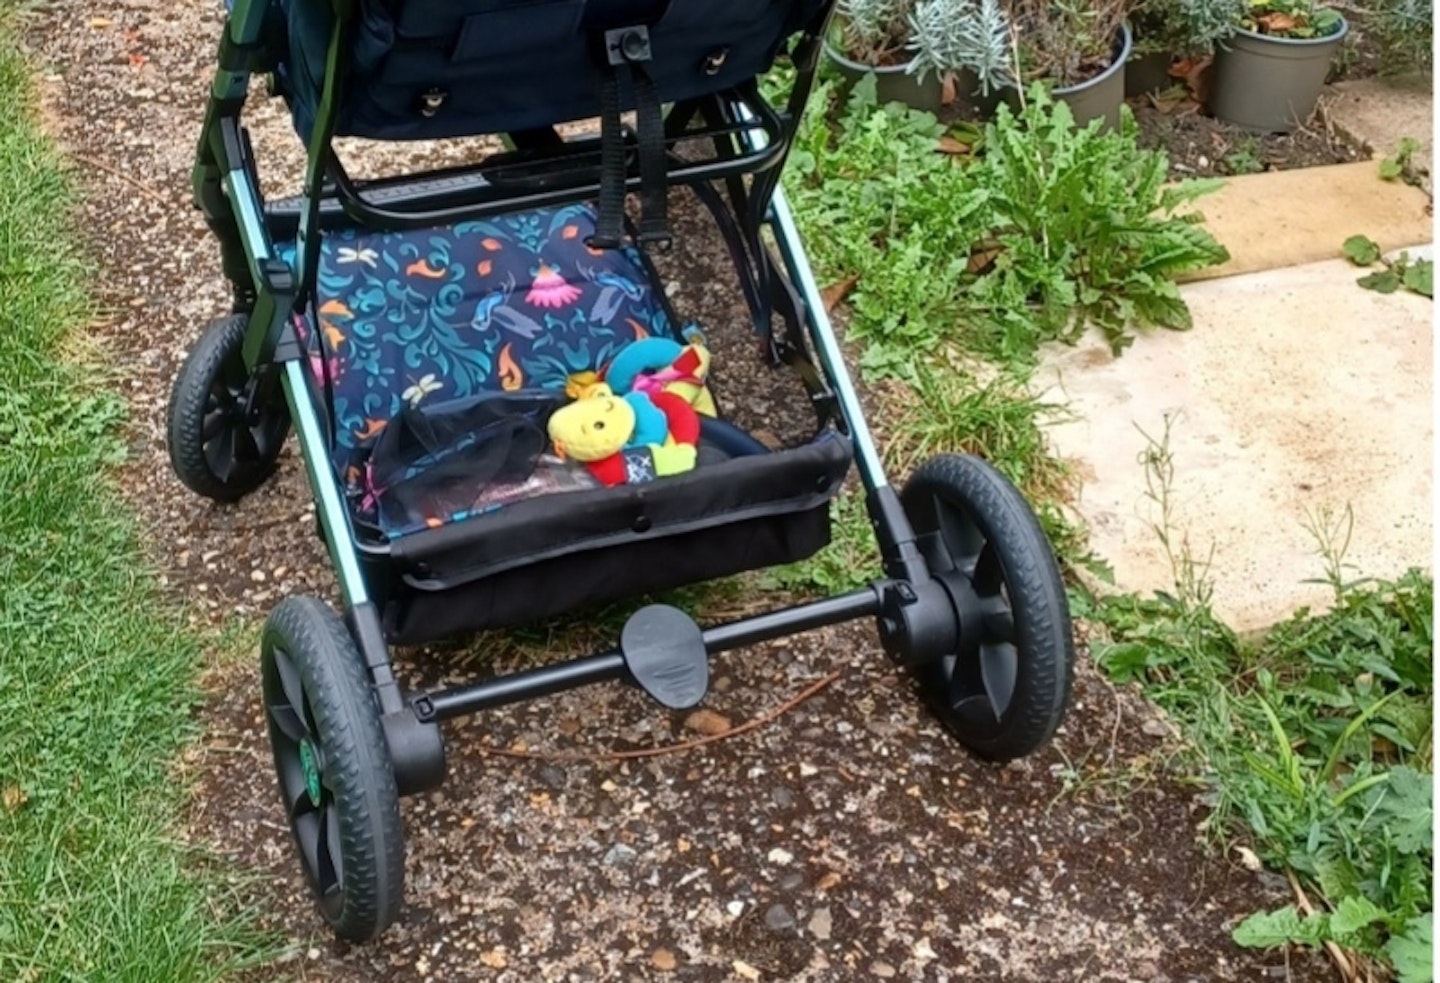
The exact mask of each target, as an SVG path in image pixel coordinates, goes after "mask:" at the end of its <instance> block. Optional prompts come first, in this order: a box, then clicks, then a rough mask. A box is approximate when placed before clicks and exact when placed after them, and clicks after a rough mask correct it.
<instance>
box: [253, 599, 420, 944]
mask: <svg viewBox="0 0 1440 983" xmlns="http://www.w3.org/2000/svg"><path fill="white" fill-rule="evenodd" d="M260 660H261V667H260V668H261V686H262V691H263V694H264V700H265V722H266V728H267V729H268V731H269V734H270V747H271V750H272V752H273V753H274V756H275V774H276V777H277V778H278V780H279V784H280V796H281V801H282V803H283V805H284V807H285V812H286V819H287V820H288V822H289V826H290V832H291V834H292V835H293V837H294V840H295V845H296V848H297V850H298V852H299V855H300V862H301V865H302V866H303V867H304V868H305V876H306V880H308V881H309V883H310V888H311V890H312V891H313V892H314V894H315V898H316V901H317V903H318V905H319V908H320V912H321V914H322V915H323V916H324V918H325V920H326V922H328V923H329V925H330V927H331V929H332V930H334V932H335V934H336V935H338V936H339V937H340V938H342V939H346V940H349V941H352V942H362V941H365V940H366V939H371V938H374V937H375V936H376V935H378V934H379V933H380V932H382V931H384V929H385V928H386V927H387V926H388V925H390V924H391V923H392V922H393V921H394V920H395V918H396V917H397V916H398V915H399V912H400V903H401V900H402V898H403V895H404V878H405V840H404V832H403V830H402V829H401V825H400V802H399V796H398V793H397V791H396V787H395V776H394V773H393V771H392V770H391V766H390V757H389V752H388V750H387V749H386V744H385V736H384V732H383V730H382V727H381V723H380V714H379V711H378V710H377V709H376V705H375V702H374V700H373V699H372V698H371V694H370V683H369V680H368V679H367V678H366V674H365V669H364V665H363V663H362V662H361V660H360V654H359V652H358V651H357V649H356V647H355V643H354V642H353V641H352V640H351V638H350V633H349V631H347V630H346V628H345V624H344V622H342V621H341V620H340V618H339V617H338V616H337V615H336V614H335V613H334V611H332V610H331V609H330V608H329V607H327V606H326V605H325V604H324V603H323V602H321V601H319V600H317V599H315V598H313V597H292V598H288V599H286V600H285V601H283V602H281V604H280V605H279V606H278V607H276V608H275V610H274V611H273V612H271V614H270V617H269V619H268V620H267V621H266V622H265V631H264V634H263V636H262V639H261V648H260Z"/></svg>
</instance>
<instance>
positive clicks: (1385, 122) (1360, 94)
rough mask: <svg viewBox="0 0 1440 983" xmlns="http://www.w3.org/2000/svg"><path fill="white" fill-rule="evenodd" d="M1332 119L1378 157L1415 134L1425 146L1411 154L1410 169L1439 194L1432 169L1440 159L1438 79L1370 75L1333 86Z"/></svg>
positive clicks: (1343, 131) (1389, 151)
mask: <svg viewBox="0 0 1440 983" xmlns="http://www.w3.org/2000/svg"><path fill="white" fill-rule="evenodd" d="M1330 94H1331V99H1330V100H1329V101H1328V102H1327V104H1326V105H1327V108H1328V110H1329V115H1330V122H1331V124H1332V125H1334V127H1335V128H1336V129H1337V130H1339V131H1340V132H1342V133H1344V134H1345V136H1346V137H1347V138H1348V139H1349V140H1351V141H1352V142H1353V143H1355V144H1357V145H1359V146H1363V147H1367V148H1368V149H1369V150H1370V152H1371V153H1373V154H1374V155H1375V156H1376V157H1388V156H1389V155H1391V154H1393V153H1394V152H1395V148H1396V147H1397V146H1398V145H1399V143H1400V140H1401V139H1402V138H1404V137H1410V138H1411V139H1413V140H1418V141H1419V142H1420V149H1419V150H1417V151H1416V152H1415V154H1414V156H1413V157H1411V159H1410V172H1411V174H1412V176H1413V177H1414V178H1415V179H1416V180H1418V181H1419V182H1420V186H1421V187H1423V188H1424V189H1425V190H1426V191H1428V192H1430V193H1432V194H1433V193H1434V190H1435V189H1434V185H1433V184H1432V178H1431V173H1430V172H1431V170H1432V169H1433V167H1434V160H1435V129H1434V111H1435V109H1434V107H1435V82H1434V79H1432V78H1427V77H1424V76H1419V75H1408V76H1401V77H1399V78H1394V79H1382V78H1368V79H1357V80H1355V81H1353V82H1338V83H1336V84H1335V85H1332V86H1331V87H1330Z"/></svg>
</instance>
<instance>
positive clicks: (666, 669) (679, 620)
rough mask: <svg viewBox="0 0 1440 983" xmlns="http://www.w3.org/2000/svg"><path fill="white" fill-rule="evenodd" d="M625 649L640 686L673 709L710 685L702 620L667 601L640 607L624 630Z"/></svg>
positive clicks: (622, 644)
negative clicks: (697, 619) (699, 620)
mask: <svg viewBox="0 0 1440 983" xmlns="http://www.w3.org/2000/svg"><path fill="white" fill-rule="evenodd" d="M620 654H621V655H623V656H624V657H625V666H626V668H627V669H629V670H630V675H631V676H633V677H634V679H635V682H637V683H639V684H640V688H641V689H643V690H645V692H647V693H649V694H650V695H651V696H652V697H654V698H655V701H656V702H657V703H659V704H661V705H662V706H667V707H669V708H670V709H671V710H683V709H685V708H686V707H693V706H694V705H695V704H697V703H699V702H700V701H701V700H703V699H704V698H705V691H706V690H708V689H709V688H710V659H709V657H708V656H707V655H706V654H705V638H704V636H703V635H702V634H701V633H700V626H699V625H697V624H695V622H694V621H692V620H691V619H690V616H689V615H687V614H686V613H685V612H683V611H680V610H678V609H676V608H672V607H670V606H668V605H665V604H651V605H648V606H646V607H643V608H641V609H640V610H639V611H636V612H635V613H634V614H633V615H631V616H630V620H629V621H627V622H625V628H624V629H623V630H622V631H621V632H620Z"/></svg>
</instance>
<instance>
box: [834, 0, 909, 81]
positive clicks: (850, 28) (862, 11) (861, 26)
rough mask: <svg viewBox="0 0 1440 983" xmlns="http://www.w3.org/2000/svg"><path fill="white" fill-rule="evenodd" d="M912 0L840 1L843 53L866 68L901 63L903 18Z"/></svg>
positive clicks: (904, 28) (903, 44)
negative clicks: (865, 65)
mask: <svg viewBox="0 0 1440 983" xmlns="http://www.w3.org/2000/svg"><path fill="white" fill-rule="evenodd" d="M913 5H914V0H840V2H839V4H838V5H837V9H838V10H839V12H840V34H841V38H842V42H843V44H844V48H845V52H846V54H848V55H849V56H850V57H852V58H854V59H855V60H856V61H859V62H863V63H865V64H867V65H875V66H880V65H893V64H897V63H899V62H900V61H902V60H903V53H904V51H905V40H906V28H907V21H906V17H907V15H908V14H909V13H910V10H911V8H912V7H913Z"/></svg>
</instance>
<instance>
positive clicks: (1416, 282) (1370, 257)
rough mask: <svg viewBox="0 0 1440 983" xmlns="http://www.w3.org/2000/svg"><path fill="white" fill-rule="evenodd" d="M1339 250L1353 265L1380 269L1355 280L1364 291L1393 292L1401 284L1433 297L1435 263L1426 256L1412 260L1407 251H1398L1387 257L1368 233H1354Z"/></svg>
mask: <svg viewBox="0 0 1440 983" xmlns="http://www.w3.org/2000/svg"><path fill="white" fill-rule="evenodd" d="M1341 249H1342V250H1343V251H1344V253H1345V257H1346V258H1347V259H1349V260H1350V262H1352V263H1354V264H1355V265H1356V266H1374V265H1375V264H1376V263H1379V264H1381V267H1382V268H1381V269H1379V270H1376V271H1375V272H1373V273H1367V274H1366V275H1365V276H1362V277H1360V279H1358V280H1356V281H1355V282H1356V283H1358V284H1360V286H1362V287H1364V288H1365V289H1366V290H1374V291H1375V292H1376V293H1382V294H1393V293H1394V292H1395V291H1397V290H1399V289H1400V288H1401V287H1404V288H1405V289H1406V290H1409V291H1410V292H1412V293H1417V294H1420V295H1421V296H1422V297H1432V298H1433V297H1434V296H1435V263H1434V261H1433V260H1429V259H1412V258H1411V257H1410V254H1409V253H1408V252H1401V253H1400V255H1399V256H1397V257H1395V258H1394V259H1386V258H1385V255H1384V254H1383V253H1382V252H1381V251H1380V245H1379V244H1378V243H1377V242H1375V241H1374V240H1373V239H1371V238H1369V237H1368V236H1363V235H1353V236H1351V237H1350V238H1348V239H1346V240H1345V242H1344V244H1343V245H1342V247H1341Z"/></svg>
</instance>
